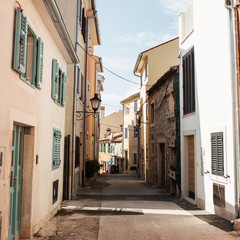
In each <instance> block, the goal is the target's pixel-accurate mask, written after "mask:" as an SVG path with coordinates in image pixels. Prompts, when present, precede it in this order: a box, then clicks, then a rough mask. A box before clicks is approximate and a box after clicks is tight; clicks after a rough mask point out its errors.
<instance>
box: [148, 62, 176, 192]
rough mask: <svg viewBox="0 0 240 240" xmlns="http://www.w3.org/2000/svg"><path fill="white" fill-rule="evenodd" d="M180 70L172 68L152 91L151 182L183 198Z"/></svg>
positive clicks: (150, 106)
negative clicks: (181, 180) (181, 186)
mask: <svg viewBox="0 0 240 240" xmlns="http://www.w3.org/2000/svg"><path fill="white" fill-rule="evenodd" d="M178 79H179V77H178V67H177V66H175V67H171V68H170V69H169V71H167V72H166V73H165V74H164V75H163V76H162V77H161V78H160V79H159V80H158V81H157V82H156V83H155V84H154V85H153V86H152V87H151V88H150V89H149V90H148V91H147V93H148V101H149V104H148V105H149V124H148V125H149V156H148V159H149V162H148V171H147V182H149V183H150V184H152V185H155V186H157V187H160V188H161V189H163V190H164V191H166V192H170V193H173V194H176V195H179V189H180V176H179V174H178V173H179V172H180V146H179V145H180V144H179V143H180V134H179V93H178V91H179V88H178V85H179V80H178Z"/></svg>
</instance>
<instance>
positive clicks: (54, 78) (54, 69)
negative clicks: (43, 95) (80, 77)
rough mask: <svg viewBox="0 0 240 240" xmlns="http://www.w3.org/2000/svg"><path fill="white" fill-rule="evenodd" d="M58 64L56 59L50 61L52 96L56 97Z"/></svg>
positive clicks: (55, 98)
mask: <svg viewBox="0 0 240 240" xmlns="http://www.w3.org/2000/svg"><path fill="white" fill-rule="evenodd" d="M58 75H59V64H58V62H57V60H56V59H53V61H52V98H53V99H54V100H57V99H58V81H59V76H58Z"/></svg>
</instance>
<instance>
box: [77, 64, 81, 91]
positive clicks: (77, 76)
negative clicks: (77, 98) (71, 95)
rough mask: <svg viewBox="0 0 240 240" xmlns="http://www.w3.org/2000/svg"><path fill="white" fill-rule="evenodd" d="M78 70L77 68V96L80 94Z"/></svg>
mask: <svg viewBox="0 0 240 240" xmlns="http://www.w3.org/2000/svg"><path fill="white" fill-rule="evenodd" d="M79 75H80V68H79V66H77V94H79V93H80V91H79V88H80V83H79V78H80V76H79Z"/></svg>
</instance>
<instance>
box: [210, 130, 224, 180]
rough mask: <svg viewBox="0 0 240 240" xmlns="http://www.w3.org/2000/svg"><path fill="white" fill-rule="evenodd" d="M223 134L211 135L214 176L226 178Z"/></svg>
mask: <svg viewBox="0 0 240 240" xmlns="http://www.w3.org/2000/svg"><path fill="white" fill-rule="evenodd" d="M223 149H224V145H223V132H217V133H212V134H211V150H212V151H211V152H212V174H214V175H217V176H224V150H223Z"/></svg>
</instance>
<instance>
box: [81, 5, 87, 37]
mask: <svg viewBox="0 0 240 240" xmlns="http://www.w3.org/2000/svg"><path fill="white" fill-rule="evenodd" d="M81 30H82V36H83V41H84V42H86V17H85V10H84V8H83V9H82V29H81Z"/></svg>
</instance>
